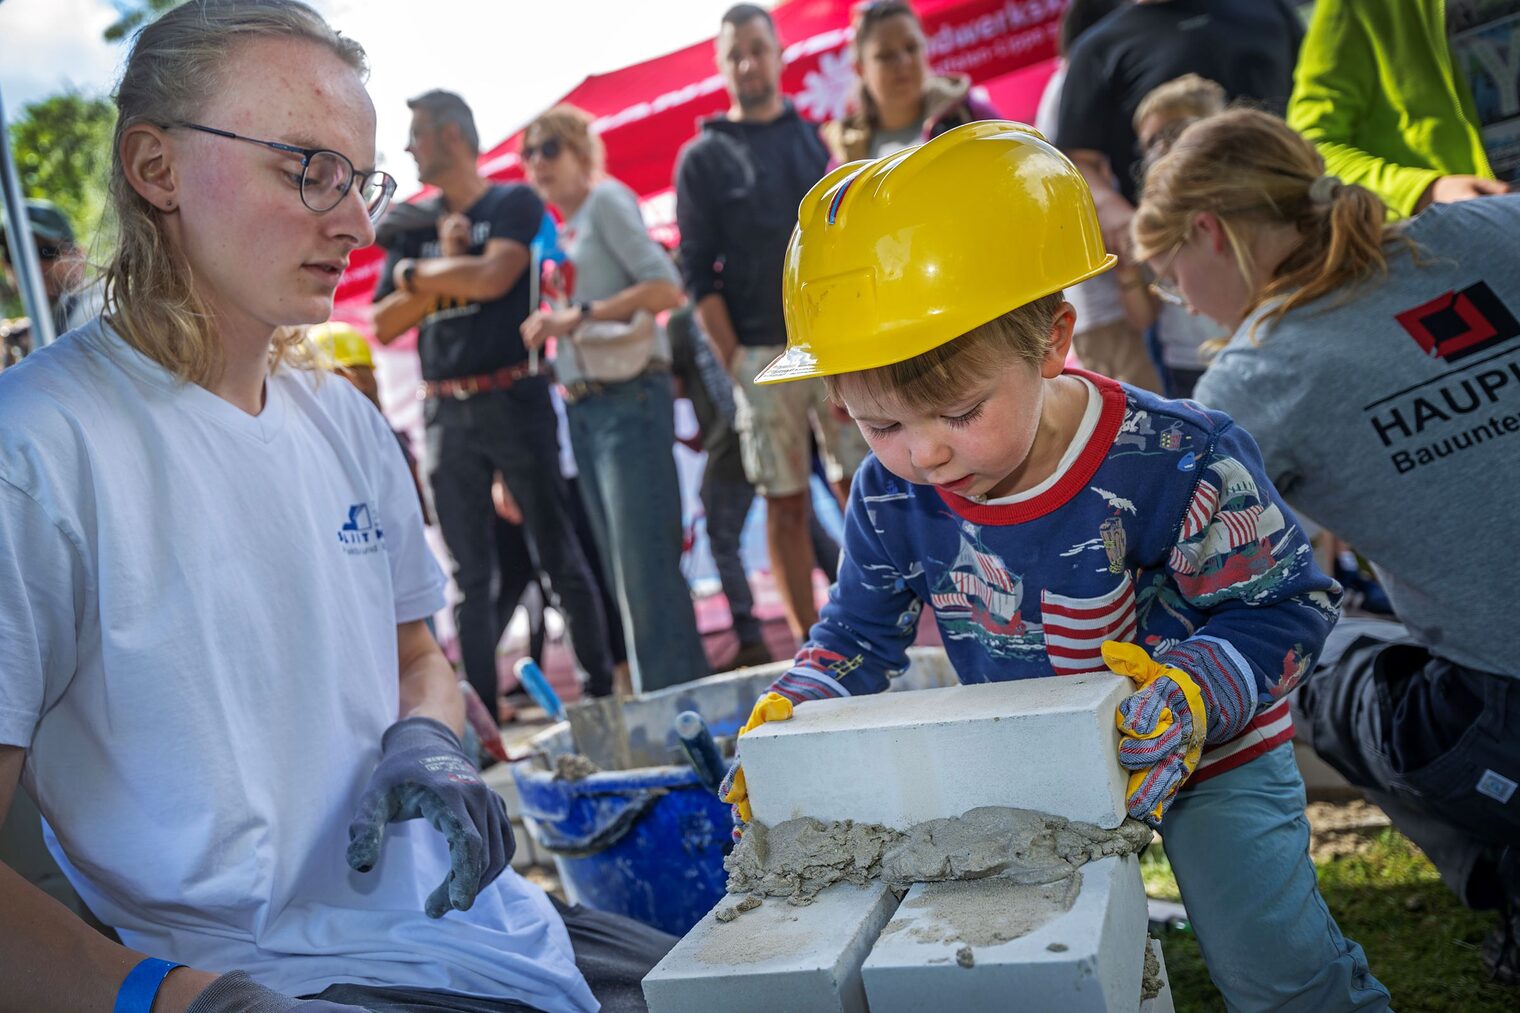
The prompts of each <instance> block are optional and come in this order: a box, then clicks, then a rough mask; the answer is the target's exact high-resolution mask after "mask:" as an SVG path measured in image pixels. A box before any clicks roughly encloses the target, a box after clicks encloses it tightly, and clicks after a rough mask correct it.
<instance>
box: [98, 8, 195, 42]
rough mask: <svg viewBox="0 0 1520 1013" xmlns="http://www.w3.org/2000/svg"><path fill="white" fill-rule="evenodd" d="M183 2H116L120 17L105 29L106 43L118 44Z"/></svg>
mask: <svg viewBox="0 0 1520 1013" xmlns="http://www.w3.org/2000/svg"><path fill="white" fill-rule="evenodd" d="M184 2H185V0H116V10H117V11H118V12H119V13H120V15H121V16H120V17H118V18H117V19H116V23H115V24H113V25H111V26H110V27H109V28H107V29H106V41H107V42H120V41H121V40H122V39H125V38H126V37H127V36H129V35H131V34H132V33H133V32H135V31H137V30H138V29H139V28H141V27H142V26H143V25H145V24H147V23H148V22H150V21H152V20H153V19H154V18H156V17H158V16H159V15H160V14H162V13H164V12H165V11H169V10H173V9H174V8H176V7H178V6H179V5H180V4H182V3H184Z"/></svg>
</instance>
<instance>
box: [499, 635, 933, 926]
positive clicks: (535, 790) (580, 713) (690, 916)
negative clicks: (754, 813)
mask: <svg viewBox="0 0 1520 1013" xmlns="http://www.w3.org/2000/svg"><path fill="white" fill-rule="evenodd" d="M908 654H909V667H908V669H907V671H905V672H904V673H903V674H902V675H901V676H898V677H897V678H895V679H894V680H893V683H892V688H893V689H894V690H898V689H928V688H932V687H936V686H946V685H952V684H954V683H955V682H956V681H957V680H956V677H955V674H954V671H953V670H952V669H951V668H950V665H949V663H948V661H947V660H946V658H945V652H944V650H943V649H941V648H912V649H910V650H909V652H908ZM790 664H791V663H790V662H778V663H776V664H773V665H764V666H759V667H756V668H747V669H743V670H741V671H738V672H729V673H726V674H723V675H715V676H711V677H709V678H706V679H699V680H697V681H695V682H690V683H686V684H684V685H680V686H672V687H670V688H668V689H663V690H659V691H657V692H654V693H650V694H647V695H645V696H639V697H633V698H630V699H626V700H619V699H614V698H603V699H600V700H591V701H587V702H586V703H582V704H577V705H574V706H572V707H571V708H569V720H568V721H563V722H560V723H559V724H557V725H555V726H553V727H552V728H550V729H548V730H547V731H545V732H543V733H541V734H539V735H538V736H536V737H534V739H533V740H532V742H531V747H532V749H533V752H534V757H533V758H532V759H529V760H524V761H521V762H519V763H516V764H514V765H513V767H512V777H513V780H514V781H515V782H516V785H517V791H518V794H519V796H520V798H521V807H522V808H521V816H522V817H523V821H524V823H525V824H526V826H527V828H528V832H529V833H530V834H532V835H533V842H534V845H535V846H536V847H538V848H542V849H543V850H546V851H548V852H549V853H550V854H552V855H553V856H554V865H555V868H556V870H557V871H558V873H559V877H560V882H561V883H562V884H563V886H564V890H565V894H566V896H567V897H568V899H569V900H570V901H571V902H572V903H577V904H585V905H586V906H587V907H592V908H597V909H598V910H602V911H611V912H614V913H616V914H622V915H627V916H629V917H631V918H635V919H638V920H639V921H641V922H644V923H646V924H648V925H653V926H654V927H656V928H659V929H662V930H664V931H666V932H669V933H672V934H673V935H678V936H679V935H685V933H686V932H687V931H688V930H689V929H690V928H691V927H692V926H693V925H695V924H696V923H697V922H698V921H700V920H701V919H702V917H703V916H704V915H705V914H707V912H708V911H710V910H711V909H712V907H713V905H714V904H716V903H717V902H718V901H719V899H721V898H722V896H723V894H724V892H725V884H726V882H727V875H726V873H725V871H724V869H723V856H724V855H726V854H727V853H728V850H729V848H730V847H731V845H732V837H731V836H730V833H729V831H730V829H731V823H730V815H729V807H728V806H727V805H726V804H724V803H723V802H722V801H720V800H719V799H718V798H717V797H716V796H715V795H714V794H713V793H712V792H710V791H708V790H707V789H706V788H704V787H703V786H702V784H701V782H700V781H699V780H698V777H697V774H696V772H695V771H694V770H693V769H692V768H691V766H690V765H689V764H688V763H687V761H686V759H685V754H684V752H683V751H682V749H681V746H680V741H679V739H678V737H677V735H676V732H675V719H676V716H677V715H678V714H680V713H681V712H682V711H687V710H693V711H696V712H697V713H699V714H701V715H702V717H703V718H704V719H705V720H706V722H707V725H708V727H709V728H710V729H711V730H712V733H713V735H714V737H716V738H717V740H718V742H719V744H720V745H721V746H722V747H724V755H725V756H731V755H732V747H733V739H734V737H735V736H736V735H737V734H738V731H739V728H740V726H741V725H742V724H743V723H744V720H745V718H747V717H748V716H749V711H750V708H751V707H752V706H753V705H754V702H755V700H756V699H757V698H758V697H759V696H760V694H761V693H762V692H764V690H765V688H766V687H767V686H769V685H770V683H771V682H772V681H774V680H775V679H776V677H777V676H779V675H781V673H783V672H784V671H786V669H787V668H788V667H790ZM577 753H578V754H580V755H582V756H584V757H586V758H587V759H589V760H590V761H592V763H594V764H595V765H596V766H597V767H599V768H601V769H600V771H599V772H597V773H593V774H590V775H589V776H586V777H582V778H576V779H571V780H567V779H562V778H556V776H555V774H554V766H555V763H556V761H557V760H558V759H559V758H560V757H562V756H569V755H571V754H577Z"/></svg>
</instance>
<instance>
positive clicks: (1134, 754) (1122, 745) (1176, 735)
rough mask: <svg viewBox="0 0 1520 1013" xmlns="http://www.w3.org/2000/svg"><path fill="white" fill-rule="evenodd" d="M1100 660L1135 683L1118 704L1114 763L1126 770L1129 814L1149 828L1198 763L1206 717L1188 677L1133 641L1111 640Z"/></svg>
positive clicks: (1199, 698) (1167, 806)
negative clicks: (1127, 775)
mask: <svg viewBox="0 0 1520 1013" xmlns="http://www.w3.org/2000/svg"><path fill="white" fill-rule="evenodd" d="M1103 660H1104V662H1106V663H1107V664H1108V667H1109V668H1110V669H1112V670H1113V671H1114V672H1116V673H1118V674H1119V675H1123V676H1128V677H1129V678H1130V679H1133V680H1134V682H1135V685H1136V686H1137V687H1138V688H1137V689H1136V690H1135V692H1134V693H1132V694H1131V695H1129V696H1127V697H1125V698H1124V699H1123V700H1122V701H1120V702H1119V709H1118V712H1117V714H1115V720H1116V722H1117V724H1118V726H1119V734H1120V736H1121V737H1120V739H1119V763H1120V764H1121V765H1122V766H1124V767H1125V769H1127V770H1129V771H1130V775H1129V787H1128V790H1127V795H1128V804H1127V808H1128V810H1129V814H1130V815H1131V816H1133V817H1134V818H1135V819H1137V820H1140V821H1142V822H1144V823H1146V824H1149V825H1150V826H1152V827H1156V826H1159V825H1160V823H1161V817H1162V816H1163V815H1165V813H1166V810H1167V809H1168V808H1169V807H1170V806H1171V804H1172V801H1173V800H1174V799H1175V798H1176V797H1177V790H1178V789H1179V788H1181V787H1182V784H1183V782H1184V781H1186V780H1187V779H1188V777H1189V776H1190V775H1191V774H1192V773H1193V770H1194V769H1195V768H1196V767H1197V766H1198V758H1199V757H1200V756H1201V755H1202V754H1203V740H1204V736H1205V735H1207V734H1208V729H1209V718H1208V712H1207V709H1206V708H1205V706H1204V701H1203V693H1202V692H1201V691H1200V690H1199V688H1198V683H1197V682H1195V681H1194V679H1193V677H1192V676H1190V675H1189V674H1188V673H1186V672H1184V671H1183V670H1182V669H1180V668H1173V667H1172V666H1170V665H1163V664H1161V663H1160V662H1158V661H1155V660H1154V659H1152V658H1151V656H1150V655H1149V654H1147V653H1145V649H1144V648H1142V647H1139V646H1137V645H1135V644H1125V643H1120V642H1119V641H1117V640H1110V641H1107V642H1106V643H1104V645H1103Z"/></svg>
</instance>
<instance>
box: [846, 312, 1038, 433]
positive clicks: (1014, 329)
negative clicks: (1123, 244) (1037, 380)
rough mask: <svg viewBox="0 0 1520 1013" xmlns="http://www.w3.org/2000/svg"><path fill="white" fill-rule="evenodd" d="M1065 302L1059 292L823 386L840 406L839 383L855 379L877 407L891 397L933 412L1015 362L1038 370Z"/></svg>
mask: <svg viewBox="0 0 1520 1013" xmlns="http://www.w3.org/2000/svg"><path fill="white" fill-rule="evenodd" d="M1065 301H1066V298H1065V296H1064V295H1063V294H1062V293H1060V292H1054V293H1052V294H1050V295H1047V296H1042V297H1040V298H1039V299H1036V300H1035V301H1034V302H1031V303H1025V304H1024V305H1023V306H1020V307H1018V308H1017V309H1012V310H1009V311H1008V312H1007V313H1004V314H1003V315H1002V316H1000V317H995V318H994V319H992V320H989V321H987V322H986V323H985V324H982V325H980V326H979V327H974V328H972V329H971V330H969V331H967V332H966V333H965V334H962V335H961V336H960V337H958V338H955V339H954V340H952V341H946V342H945V343H944V344H941V345H937V346H935V347H934V348H931V349H929V350H928V351H927V352H923V353H921V354H919V355H915V356H914V357H913V358H911V359H905V360H903V361H902V362H894V363H892V364H890V365H887V366H878V367H876V368H875V369H866V370H861V371H860V372H856V373H844V374H841V375H839V376H826V377H824V384H825V385H826V386H827V387H828V392H829V397H830V398H832V399H833V400H834V401H835V402H839V401H840V396H839V387H840V382H841V381H842V380H843V379H844V378H845V377H850V378H851V386H852V387H854V388H856V389H858V390H859V391H860V392H861V393H862V394H864V395H865V396H866V397H868V398H871V399H872V400H874V401H877V402H878V403H879V402H880V401H881V400H882V399H883V398H885V397H890V398H891V399H892V400H893V401H895V402H897V403H898V404H901V405H903V406H904V407H905V408H908V409H909V410H911V411H930V410H933V409H935V408H938V407H941V406H943V405H945V404H946V403H948V402H950V401H953V400H954V399H955V398H956V397H958V396H960V395H961V394H962V393H964V392H965V390H966V388H967V387H970V386H972V385H973V384H975V383H977V382H978V381H980V380H983V379H985V378H986V377H988V376H991V375H993V374H994V373H996V372H997V371H998V370H1000V369H1002V368H1003V367H1005V366H1007V365H1008V364H1009V363H1010V362H1024V363H1027V364H1029V365H1032V366H1038V365H1039V364H1040V362H1041V361H1042V360H1043V359H1044V358H1045V354H1046V352H1048V351H1049V350H1050V334H1051V330H1052V328H1053V327H1054V326H1055V320H1056V314H1057V313H1059V312H1060V310H1061V306H1062V304H1063V303H1064V302H1065Z"/></svg>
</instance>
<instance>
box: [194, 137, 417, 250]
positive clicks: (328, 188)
mask: <svg viewBox="0 0 1520 1013" xmlns="http://www.w3.org/2000/svg"><path fill="white" fill-rule="evenodd" d="M173 125H174V126H176V127H183V128H184V129H186V130H199V131H200V132H201V133H203V134H211V135H213V136H215V137H226V138H229V139H231V140H234V141H246V142H248V143H249V144H261V145H263V146H264V147H266V148H273V149H274V150H275V151H283V152H286V153H287V154H291V155H300V156H301V203H302V204H305V205H306V206H307V208H309V209H310V210H312V211H315V212H316V213H317V214H323V213H324V212H327V211H331V210H332V209H333V208H335V207H337V206H338V203H339V202H340V201H341V200H343V198H344V197H346V196H348V191H350V190H352V189H353V187H354V183H355V182H357V183H358V184H359V199H360V200H361V201H363V202H364V209H365V211H366V212H367V213H368V214H369V220H370V224H372V225H373V224H375V223H376V222H379V221H380V217H381V215H383V214H385V209H386V208H387V207H389V206H390V202H391V197H393V196H394V195H395V193H396V180H395V178H394V177H392V176H391V174H390V173H388V172H381V171H379V170H378V169H377V170H375V171H374V172H369V173H364V174H363V175H360V173H359V172H358V171H357V170H356V169H355V168H354V163H353V162H350V161H349V160H348V157H347V156H346V155H343V154H341V153H339V152H336V151H332V150H330V149H328V148H301V147H297V146H296V145H294V144H281V143H280V142H279V141H261V140H259V139H258V138H256V137H244V136H243V135H241V134H234V133H233V132H232V131H230V130H218V129H217V128H216V127H206V126H202V125H201V124H199V123H176V124H173Z"/></svg>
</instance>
